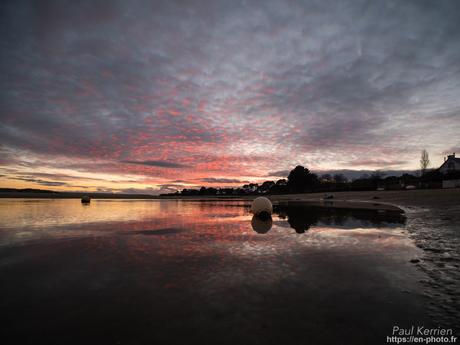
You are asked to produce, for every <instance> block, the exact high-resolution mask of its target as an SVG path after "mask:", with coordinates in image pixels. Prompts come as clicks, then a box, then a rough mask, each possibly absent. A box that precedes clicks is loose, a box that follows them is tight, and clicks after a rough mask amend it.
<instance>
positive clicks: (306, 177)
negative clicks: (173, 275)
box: [0, 154, 460, 199]
mask: <svg viewBox="0 0 460 345" xmlns="http://www.w3.org/2000/svg"><path fill="white" fill-rule="evenodd" d="M425 168H426V167H425ZM456 187H457V188H458V187H460V158H456V157H455V154H452V155H449V156H447V157H446V158H445V160H444V163H443V164H442V165H441V166H440V167H439V168H437V169H421V170H420V171H419V172H418V173H415V172H414V173H412V174H411V173H403V174H401V175H400V176H394V175H389V176H387V175H386V173H385V172H383V171H379V170H376V171H374V172H372V173H369V174H367V173H366V174H363V175H362V176H360V177H359V178H355V179H348V178H347V177H346V176H345V175H344V174H342V173H336V174H328V173H326V174H321V175H318V174H315V173H312V172H310V170H309V169H307V168H305V167H303V166H300V165H299V166H297V167H295V168H294V169H292V170H291V171H290V173H289V174H288V176H287V177H286V178H282V179H279V180H277V181H265V182H263V183H261V184H258V183H248V184H245V185H243V186H241V187H236V188H233V187H223V188H218V187H204V186H203V187H201V188H199V189H183V190H182V191H177V192H175V193H168V194H160V195H150V194H122V193H101V192H85V191H81V192H58V191H53V190H45V189H32V188H26V189H15V188H0V198H56V199H58V198H59V199H66V198H68V199H72V198H81V197H82V196H89V197H91V198H94V199H159V198H170V197H174V198H177V197H179V198H180V197H239V196H251V195H261V194H264V195H282V194H299V193H321V192H346V191H372V190H378V191H384V190H393V191H397V190H408V189H439V188H456Z"/></svg>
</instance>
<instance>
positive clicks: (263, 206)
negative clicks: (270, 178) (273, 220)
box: [251, 196, 273, 216]
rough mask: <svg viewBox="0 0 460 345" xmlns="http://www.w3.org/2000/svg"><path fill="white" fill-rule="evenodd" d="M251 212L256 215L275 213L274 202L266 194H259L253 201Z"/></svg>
mask: <svg viewBox="0 0 460 345" xmlns="http://www.w3.org/2000/svg"><path fill="white" fill-rule="evenodd" d="M251 212H252V213H254V214H255V215H256V216H257V215H261V214H266V215H268V216H270V215H271V214H272V213H273V205H272V202H271V201H270V200H269V199H268V198H266V197H264V196H259V197H258V198H256V199H255V200H254V201H253V202H252V205H251Z"/></svg>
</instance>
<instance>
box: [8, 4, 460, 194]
mask: <svg viewBox="0 0 460 345" xmlns="http://www.w3.org/2000/svg"><path fill="white" fill-rule="evenodd" d="M459 18H460V4H459V2H458V1H455V0H451V1H449V0H446V1H418V0H406V1H396V0H394V1H392V0H387V1H361V0H355V1H332V0H321V1H313V0H312V1H248V2H234V1H198V2H187V1H186V2H183V1H142V0H135V1H129V2H126V1H79V2H73V1H47V0H45V1H21V2H18V1H3V2H2V4H1V5H0V38H1V40H0V42H1V43H0V45H1V49H0V88H1V93H0V140H1V141H0V144H1V145H0V151H1V152H2V157H1V158H0V164H2V165H3V166H6V167H12V166H15V167H21V166H29V167H30V166H31V165H34V166H35V167H37V169H39V168H40V169H42V168H43V169H45V168H46V169H51V168H55V169H74V170H79V171H89V172H93V173H99V172H104V173H110V174H118V175H123V176H124V175H130V176H132V175H137V176H143V177H145V179H147V180H148V179H149V178H156V179H159V180H158V181H157V182H155V183H157V184H156V187H155V188H161V186H160V185H161V184H168V183H169V182H168V181H170V180H171V179H172V180H176V179H178V178H179V179H183V180H195V181H198V180H200V179H202V181H203V182H206V181H210V182H209V183H212V182H216V180H217V179H218V178H216V176H219V178H221V179H228V180H235V181H236V180H243V179H247V178H257V177H263V176H267V174H268V175H271V176H275V175H276V176H279V175H278V174H280V171H282V172H285V171H286V170H289V169H290V168H292V167H293V166H295V165H296V164H303V165H306V166H308V167H310V168H312V169H313V170H315V169H323V170H325V169H332V168H343V169H345V168H346V169H349V168H355V169H377V168H382V169H413V168H416V167H417V164H418V163H417V162H418V157H419V154H420V150H421V149H423V148H426V149H427V150H428V151H429V152H430V153H431V155H432V160H433V162H434V163H433V164H436V163H439V162H440V161H442V155H443V154H445V152H450V151H452V150H453V149H456V148H459V147H460V140H459V135H458V133H459V132H460V122H459V119H460V98H459V97H458V95H459V91H460V64H459V63H458V61H460V43H459V42H460V20H459ZM3 152H5V155H3ZM6 153H8V154H6ZM37 171H38V170H37ZM178 174H179V175H178ZM282 175H284V174H282ZM206 179H214V180H213V181H211V180H206ZM160 180H161V181H160ZM152 181H153V180H152ZM101 188H102V187H101ZM133 188H134V187H133ZM135 188H137V187H135ZM155 190H156V189H155Z"/></svg>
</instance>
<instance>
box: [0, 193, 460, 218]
mask: <svg viewBox="0 0 460 345" xmlns="http://www.w3.org/2000/svg"><path fill="white" fill-rule="evenodd" d="M324 194H325V193H303V194H271V195H264V196H265V197H267V198H269V199H270V200H271V201H272V202H273V204H274V205H277V204H288V203H289V204H296V203H302V204H307V205H311V206H317V207H329V208H350V209H366V210H383V211H399V212H404V211H405V209H407V208H412V207H424V208H444V207H450V206H455V205H459V204H460V189H458V188H455V189H417V190H399V191H357V192H356V191H353V192H332V193H328V194H332V195H333V196H334V198H333V199H327V200H326V199H324V198H323V196H324ZM83 195H89V196H90V197H91V198H92V199H145V200H180V201H225V200H242V201H251V200H253V199H255V198H257V197H258V196H259V195H242V196H236V195H235V196H203V195H200V196H168V197H160V196H153V195H152V196H149V195H133V194H124V195H116V194H110V193H87V194H84V193H11V192H9V193H0V198H2V199H5V198H12V199H13V198H14V199H18V198H24V199H79V198H81V197H82V196H83Z"/></svg>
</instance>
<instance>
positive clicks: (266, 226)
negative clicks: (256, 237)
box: [251, 215, 273, 234]
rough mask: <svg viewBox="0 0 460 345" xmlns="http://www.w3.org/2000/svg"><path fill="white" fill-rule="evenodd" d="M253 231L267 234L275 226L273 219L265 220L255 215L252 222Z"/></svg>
mask: <svg viewBox="0 0 460 345" xmlns="http://www.w3.org/2000/svg"><path fill="white" fill-rule="evenodd" d="M251 225H252V229H253V230H254V231H255V232H257V233H259V234H266V233H267V232H269V231H270V229H271V228H272V225H273V220H272V217H268V218H266V217H265V219H263V218H261V217H259V216H256V215H254V216H253V217H252V220H251Z"/></svg>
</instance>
